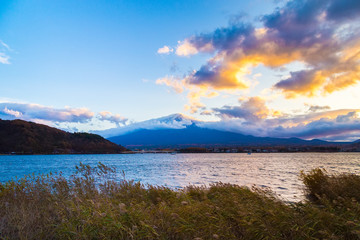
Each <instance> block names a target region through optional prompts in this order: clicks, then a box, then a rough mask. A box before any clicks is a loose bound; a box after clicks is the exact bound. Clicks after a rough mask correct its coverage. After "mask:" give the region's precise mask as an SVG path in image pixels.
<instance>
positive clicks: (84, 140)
mask: <svg viewBox="0 0 360 240" xmlns="http://www.w3.org/2000/svg"><path fill="white" fill-rule="evenodd" d="M125 150H126V148H124V147H122V146H118V145H116V144H114V143H112V142H110V141H108V140H106V139H104V138H103V137H101V136H99V135H95V134H89V133H68V132H65V131H62V130H59V129H56V128H52V127H49V126H45V125H42V124H37V123H33V122H27V121H23V120H0V154H4V153H5V154H6V153H13V152H14V153H22V154H52V153H121V152H123V151H125Z"/></svg>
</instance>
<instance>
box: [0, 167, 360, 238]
mask: <svg viewBox="0 0 360 240" xmlns="http://www.w3.org/2000/svg"><path fill="white" fill-rule="evenodd" d="M300 177H301V179H302V180H303V182H304V184H305V186H306V188H305V191H306V194H307V195H308V196H309V200H308V201H305V202H302V203H292V204H287V203H285V202H283V201H281V200H280V199H278V198H277V197H276V196H275V195H274V194H273V193H272V192H271V191H269V190H261V189H256V188H253V189H249V188H247V187H241V186H237V185H232V184H225V183H217V184H213V185H211V186H210V187H208V188H205V187H195V186H189V187H187V188H185V189H184V190H176V191H175V190H171V189H169V188H167V187H162V186H151V185H149V186H144V185H142V184H141V183H139V182H134V181H127V180H122V181H114V180H115V169H113V168H111V167H108V166H105V165H103V164H101V163H99V165H98V166H97V167H93V168H92V167H90V166H88V165H84V164H80V165H79V166H78V167H77V169H76V174H74V175H73V176H72V177H71V178H70V179H65V178H64V177H62V176H61V174H56V175H52V174H50V175H46V176H34V175H32V176H28V177H26V178H22V179H19V180H16V181H9V182H7V183H5V184H0V239H197V240H200V239H360V204H359V200H360V193H359V191H360V187H359V186H360V177H359V176H356V175H351V174H341V175H336V176H335V175H329V174H327V173H326V172H325V171H323V170H320V169H315V170H312V171H311V172H309V173H301V176H300Z"/></svg>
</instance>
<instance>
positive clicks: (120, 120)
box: [98, 111, 128, 126]
mask: <svg viewBox="0 0 360 240" xmlns="http://www.w3.org/2000/svg"><path fill="white" fill-rule="evenodd" d="M98 118H99V119H100V120H102V121H109V122H112V123H115V124H116V125H118V126H120V125H125V123H126V122H127V121H128V119H127V118H125V117H123V116H121V115H120V114H112V113H111V112H108V111H103V112H99V114H98Z"/></svg>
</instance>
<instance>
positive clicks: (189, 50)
mask: <svg viewBox="0 0 360 240" xmlns="http://www.w3.org/2000/svg"><path fill="white" fill-rule="evenodd" d="M198 52H199V51H198V50H197V48H196V47H195V46H194V45H193V44H192V43H191V42H190V41H189V40H187V39H185V40H184V41H178V45H177V47H176V55H178V56H191V55H195V54H197V53H198Z"/></svg>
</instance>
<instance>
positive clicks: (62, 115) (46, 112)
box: [0, 102, 94, 123]
mask: <svg viewBox="0 0 360 240" xmlns="http://www.w3.org/2000/svg"><path fill="white" fill-rule="evenodd" d="M0 116H1V117H2V118H4V119H14V118H21V119H23V120H28V121H35V122H39V121H49V122H78V123H85V122H87V121H89V120H90V119H91V118H92V117H93V116H94V113H93V112H91V111H90V110H89V109H87V108H70V107H65V108H62V109H56V108H52V107H47V106H42V105H39V104H28V103H12V102H6V103H0Z"/></svg>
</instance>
